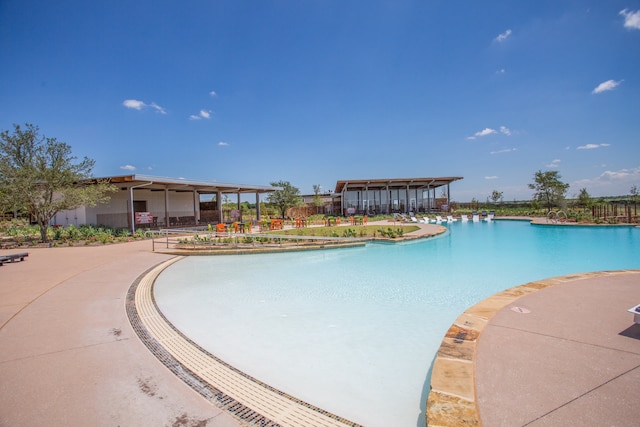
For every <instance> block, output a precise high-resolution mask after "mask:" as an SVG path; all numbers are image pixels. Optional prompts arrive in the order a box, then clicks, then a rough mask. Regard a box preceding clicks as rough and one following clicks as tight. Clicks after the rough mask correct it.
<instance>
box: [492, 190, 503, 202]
mask: <svg viewBox="0 0 640 427" xmlns="http://www.w3.org/2000/svg"><path fill="white" fill-rule="evenodd" d="M501 199H502V191H498V190H493V191H492V192H491V201H492V202H493V203H494V204H497V203H498V201H499V200H501Z"/></svg>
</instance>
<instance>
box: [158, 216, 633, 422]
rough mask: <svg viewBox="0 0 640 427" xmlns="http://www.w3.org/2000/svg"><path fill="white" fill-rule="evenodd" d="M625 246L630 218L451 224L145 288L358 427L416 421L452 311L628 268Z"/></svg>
mask: <svg viewBox="0 0 640 427" xmlns="http://www.w3.org/2000/svg"><path fill="white" fill-rule="evenodd" d="M638 243H640V229H638V228H633V227H569V226H565V227H547V226H534V225H530V224H529V223H528V222H523V221H494V222H492V223H485V222H480V223H472V222H470V223H454V224H451V225H449V226H448V232H447V233H445V234H444V235H441V236H439V237H436V238H431V239H426V240H420V241H414V242H409V243H402V244H368V245H367V246H366V247H362V248H351V249H334V250H325V251H310V252H296V253H286V254H285V253H283V254H260V255H238V256H213V257H204V256H196V257H187V258H185V259H184V260H182V261H180V262H178V263H176V264H174V265H172V266H171V267H169V268H168V269H167V270H165V271H164V272H163V273H162V274H161V275H160V277H159V278H158V279H157V281H156V283H155V288H154V292H155V297H156V301H157V303H158V306H159V308H160V310H161V311H162V312H163V313H164V314H165V316H166V317H167V318H168V319H169V320H170V321H171V322H172V323H173V324H174V325H175V326H176V327H177V328H178V329H180V330H181V331H182V332H183V333H185V334H186V335H187V336H189V337H190V338H191V339H193V340H194V341H196V342H197V343H198V344H199V345H201V346H202V347H204V348H206V349H207V350H208V351H210V352H211V353H213V354H214V355H216V356H217V357H219V358H221V359H222V360H224V361H226V362H227V363H230V364H231V365H233V366H234V367H236V368H238V369H240V370H242V371H244V372H246V373H247V374H249V375H251V376H253V377H255V378H257V379H259V380H260V381H263V382H265V383H267V384H269V385H271V386H273V387H275V388H278V389H280V390H282V391H284V392H286V393H289V394H292V395H294V396H296V397H297V398H300V399H302V400H304V401H306V402H308V403H311V404H312V405H315V406H318V407H320V408H322V409H325V410H328V411H330V412H333V413H334V414H337V415H339V416H341V417H344V418H347V419H349V420H351V421H354V422H357V423H360V424H363V425H366V426H389V425H394V426H421V427H422V426H424V425H425V421H424V420H425V418H424V412H425V401H426V397H427V394H428V391H429V377H428V376H429V369H430V367H431V363H432V361H433V359H434V357H435V354H436V351H437V349H438V347H439V345H440V342H441V340H442V338H443V336H444V334H445V332H446V331H447V329H448V328H449V326H450V325H451V323H452V322H453V321H454V320H455V319H456V317H457V316H458V315H459V314H460V313H462V312H463V311H464V310H465V309H467V308H468V307H470V306H472V305H473V304H475V303H477V302H478V301H481V300H482V299H484V298H487V297H489V296H491V295H492V294H494V293H496V292H499V291H501V290H503V289H506V288H510V287H512V286H517V285H520V284H523V283H527V282H530V281H533V280H538V279H543V278H547V277H553V276H558V275H564V274H570V273H580V272H589V271H600V270H617V269H632V268H640V257H638V251H637V249H636V247H637V245H638ZM634 251H635V252H634Z"/></svg>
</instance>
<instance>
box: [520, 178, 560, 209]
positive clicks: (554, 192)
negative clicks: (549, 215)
mask: <svg viewBox="0 0 640 427" xmlns="http://www.w3.org/2000/svg"><path fill="white" fill-rule="evenodd" d="M560 178H561V176H560V173H558V171H547V172H542V171H540V170H539V171H538V172H536V173H535V174H534V178H533V179H534V183H533V184H529V188H530V189H532V190H535V193H534V194H533V200H535V201H540V202H543V203H545V205H546V207H547V209H549V210H551V208H552V207H553V206H557V205H560V203H561V202H562V201H563V200H564V195H565V194H566V192H567V190H568V189H569V184H566V183H564V182H562V181H560Z"/></svg>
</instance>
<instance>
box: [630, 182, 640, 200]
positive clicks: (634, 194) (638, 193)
mask: <svg viewBox="0 0 640 427" xmlns="http://www.w3.org/2000/svg"><path fill="white" fill-rule="evenodd" d="M629 194H630V195H631V201H632V202H633V203H637V202H638V199H639V198H640V190H638V187H637V186H636V185H635V184H634V185H632V186H631V189H630V190H629Z"/></svg>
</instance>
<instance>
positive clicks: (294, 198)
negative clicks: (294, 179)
mask: <svg viewBox="0 0 640 427" xmlns="http://www.w3.org/2000/svg"><path fill="white" fill-rule="evenodd" d="M271 186H272V187H277V190H275V191H274V192H273V193H269V195H268V196H267V202H269V203H271V204H272V205H274V206H275V207H276V208H277V209H278V211H279V212H280V216H281V217H282V219H284V218H285V215H286V213H287V209H289V208H293V207H295V206H300V205H301V204H302V197H301V196H300V190H298V189H297V188H296V187H294V186H293V185H291V183H289V181H278V182H272V183H271Z"/></svg>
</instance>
